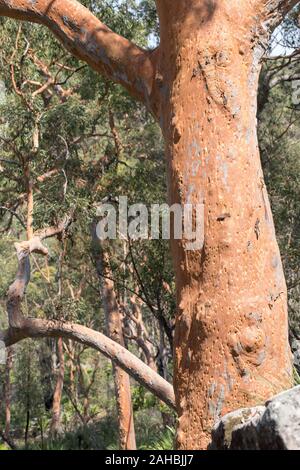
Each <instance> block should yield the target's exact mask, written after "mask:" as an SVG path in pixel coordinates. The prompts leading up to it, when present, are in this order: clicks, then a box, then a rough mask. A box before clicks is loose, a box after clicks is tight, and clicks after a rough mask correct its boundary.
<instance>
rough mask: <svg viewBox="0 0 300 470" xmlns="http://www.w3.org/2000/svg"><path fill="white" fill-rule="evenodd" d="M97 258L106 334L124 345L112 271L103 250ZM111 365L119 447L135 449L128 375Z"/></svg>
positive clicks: (121, 320)
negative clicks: (100, 277) (100, 275)
mask: <svg viewBox="0 0 300 470" xmlns="http://www.w3.org/2000/svg"><path fill="white" fill-rule="evenodd" d="M99 260H100V265H101V268H100V269H101V274H102V279H101V286H102V294H103V304H104V310H105V317H106V324H107V335H108V336H109V337H110V338H111V339H112V340H114V341H115V342H116V343H119V344H120V345H121V346H124V345H125V343H124V335H123V319H122V314H121V312H120V310H119V308H118V303H117V299H116V294H115V289H114V282H113V281H112V280H111V277H112V273H111V270H110V267H109V259H108V255H107V253H106V252H105V251H102V250H100V252H99ZM112 366H113V374H114V382H115V393H116V401H117V410H118V425H119V441H120V449H122V450H135V449H136V441H135V431H134V421H133V409H132V403H131V390H130V380H129V375H128V374H127V373H126V372H125V371H124V370H123V369H121V368H120V367H118V366H116V365H115V364H114V363H112Z"/></svg>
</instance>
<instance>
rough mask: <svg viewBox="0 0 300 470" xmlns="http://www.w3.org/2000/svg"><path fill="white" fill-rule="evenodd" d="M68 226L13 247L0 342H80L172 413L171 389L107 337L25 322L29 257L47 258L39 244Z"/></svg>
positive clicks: (75, 328) (54, 322) (53, 322)
mask: <svg viewBox="0 0 300 470" xmlns="http://www.w3.org/2000/svg"><path fill="white" fill-rule="evenodd" d="M68 223H69V218H66V219H65V220H64V221H63V222H61V223H60V224H58V226H57V227H50V228H47V229H45V230H42V231H40V232H35V234H34V237H33V238H31V239H30V240H28V241H24V242H21V243H16V244H15V248H16V251H17V257H18V271H17V275H16V278H15V280H14V282H13V283H12V284H11V286H10V288H9V290H8V295H7V313H8V322H9V328H8V329H7V330H6V331H0V341H2V342H4V344H5V346H6V347H8V346H11V345H13V344H15V343H17V342H19V341H21V340H22V339H24V338H43V337H57V338H60V337H62V338H68V339H71V340H73V341H77V342H80V343H82V344H84V345H86V346H89V347H91V348H94V349H96V350H97V351H100V352H101V353H102V354H104V356H106V357H107V358H109V359H111V360H112V361H113V362H114V363H115V364H116V365H117V366H119V367H120V368H122V369H123V370H125V371H126V372H127V373H128V374H129V375H131V376H132V377H133V378H134V379H135V380H137V381H138V382H139V383H140V384H141V385H143V386H144V387H146V388H147V389H148V390H150V391H151V392H152V393H153V394H154V395H155V396H157V397H158V398H159V399H160V400H162V401H163V402H164V403H166V404H167V405H168V406H170V407H172V408H174V409H175V397H174V391H173V387H172V385H171V384H169V382H167V381H166V380H165V379H163V378H162V377H161V376H160V375H159V374H157V373H156V372H155V371H154V370H153V369H151V368H150V367H148V366H147V365H146V364H145V363H144V362H143V361H141V360H140V359H138V358H137V357H136V356H135V355H134V354H132V353H131V352H129V351H128V350H127V349H126V348H124V347H123V346H121V345H120V344H118V343H116V342H115V341H113V340H111V339H110V338H108V337H107V336H105V335H103V334H102V333H100V332H98V331H94V330H92V329H90V328H87V327H85V326H82V325H77V324H73V323H65V322H63V321H57V320H43V319H39V318H25V317H24V316H23V315H22V311H21V304H22V300H23V297H24V294H25V291H26V288H27V285H28V283H29V281H30V254H31V253H41V254H44V255H47V253H48V251H47V248H46V247H45V246H44V245H43V244H42V240H44V239H46V238H49V237H52V236H55V235H57V234H59V233H62V232H64V231H65V230H66V227H67V225H68Z"/></svg>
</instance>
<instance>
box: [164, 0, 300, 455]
mask: <svg viewBox="0 0 300 470" xmlns="http://www.w3.org/2000/svg"><path fill="white" fill-rule="evenodd" d="M187 3H189V2H182V3H181V4H180V6H179V5H178V2H170V1H167V2H160V5H161V7H160V18H161V46H160V47H161V51H160V54H161V56H160V61H159V62H160V70H159V76H158V79H160V80H161V94H162V96H163V101H162V107H161V126H162V128H163V133H164V136H165V140H166V149H167V152H166V153H167V166H168V180H169V199H170V201H169V202H170V203H171V204H173V203H178V202H179V203H180V204H184V203H187V202H189V203H194V204H195V203H199V204H202V203H203V204H204V214H205V215H204V221H203V222H204V245H203V247H202V249H198V250H197V251H187V250H186V240H180V241H172V252H173V258H174V264H175V271H176V283H177V302H178V316H177V321H176V334H175V345H174V346H175V373H174V376H175V394H176V401H177V409H178V412H179V428H178V433H177V443H178V447H179V448H181V449H186V448H193V449H195V448H205V447H206V446H207V443H208V441H209V438H210V430H211V427H212V425H213V423H214V421H215V420H216V419H217V418H218V417H219V416H220V415H222V414H224V413H226V412H228V411H230V410H232V409H236V408H238V407H239V406H250V405H253V404H257V403H260V402H264V400H266V399H267V398H269V397H270V396H271V395H273V394H274V393H276V392H278V391H281V390H282V389H285V388H288V387H290V386H291V384H292V373H291V355H290V350H289V345H288V324H287V299H286V285H285V280H284V275H283V270H282V264H281V260H280V254H279V249H278V246H277V242H276V238H275V231H274V225H273V219H272V214H271V211H270V205H269V200H268V195H267V191H266V188H265V185H264V180H263V174H262V169H261V164H260V157H259V151H258V143H257V134H256V97H257V87H258V76H259V71H260V66H259V60H260V57H261V55H262V48H261V47H260V42H261V40H263V39H264V37H263V34H262V29H259V24H260V21H261V18H260V17H259V12H256V11H254V9H253V2H248V6H245V8H243V10H242V11H241V8H240V6H239V2H236V1H233V2H221V1H220V2H203V1H201V0H198V1H197V0H195V1H193V2H192V6H189V7H187V5H186V4H187ZM160 77H161V78H160Z"/></svg>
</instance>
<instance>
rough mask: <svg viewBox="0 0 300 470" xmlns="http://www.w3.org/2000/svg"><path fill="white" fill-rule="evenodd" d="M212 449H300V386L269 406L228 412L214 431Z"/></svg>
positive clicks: (275, 399)
mask: <svg viewBox="0 0 300 470" xmlns="http://www.w3.org/2000/svg"><path fill="white" fill-rule="evenodd" d="M209 449H211V450H226V449H228V450H300V386H297V387H294V388H292V389H291V390H288V391H286V392H283V393H281V394H280V395H277V396H275V397H274V398H272V399H271V400H269V401H268V402H267V403H266V404H265V406H257V407H254V408H243V409H240V410H237V411H234V412H232V413H229V414H227V415H225V416H224V417H223V418H222V419H221V420H220V421H218V422H217V423H216V425H215V426H214V429H213V431H212V443H211V445H210V447H209Z"/></svg>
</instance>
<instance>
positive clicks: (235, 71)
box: [0, 0, 298, 449]
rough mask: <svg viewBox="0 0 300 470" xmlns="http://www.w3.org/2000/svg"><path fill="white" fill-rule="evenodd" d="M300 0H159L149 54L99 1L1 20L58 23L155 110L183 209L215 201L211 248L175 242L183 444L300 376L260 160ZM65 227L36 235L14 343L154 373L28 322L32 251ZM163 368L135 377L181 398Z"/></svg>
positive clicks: (98, 342)
mask: <svg viewBox="0 0 300 470" xmlns="http://www.w3.org/2000/svg"><path fill="white" fill-rule="evenodd" d="M297 3H298V2H297V0H285V1H279V0H250V1H249V0H247V1H246V0H245V1H244V0H243V1H241V0H231V1H229V0H191V1H179V0H176V1H174V0H156V9H157V15H158V18H159V23H160V33H159V36H160V43H159V46H158V47H157V48H155V49H154V50H145V49H143V48H141V47H139V46H137V45H135V44H134V43H133V42H131V41H130V40H128V39H125V38H124V37H123V36H121V35H119V34H116V33H114V32H113V31H112V30H110V29H109V28H108V27H107V26H106V25H105V24H103V23H102V22H101V20H100V19H99V18H98V16H97V12H98V9H97V8H95V5H94V3H93V2H90V3H89V6H90V9H87V8H86V7H84V6H83V5H82V4H81V3H79V2H77V1H75V0H60V1H56V0H51V1H50V0H37V1H35V2H32V1H29V0H28V1H24V0H22V1H21V0H9V1H8V0H7V1H6V0H1V1H0V15H2V16H9V17H12V18H15V19H16V20H24V21H32V22H36V23H40V24H43V25H45V26H47V27H48V28H49V29H50V30H51V31H52V32H53V34H54V35H55V36H56V37H57V38H58V39H59V40H60V41H61V43H62V44H63V45H64V47H65V48H66V49H67V50H69V51H70V52H71V54H73V55H74V56H76V57H77V58H79V59H81V60H83V61H84V62H86V63H87V64H89V66H90V67H92V68H93V69H94V70H95V71H96V72H98V73H100V74H102V75H104V76H106V77H107V78H108V79H110V80H112V81H114V82H117V83H119V84H121V85H122V86H123V87H124V88H125V89H126V90H127V91H128V92H129V93H130V95H131V96H132V97H133V98H135V99H137V100H140V101H141V102H143V103H144V104H145V106H146V108H147V109H148V110H149V112H151V113H152V114H153V116H154V117H155V118H156V119H157V121H158V123H159V124H160V127H161V130H162V134H163V137H164V140H165V148H166V162H167V179H168V195H169V202H170V204H173V203H179V204H181V205H184V204H186V203H192V204H202V205H203V206H204V220H203V225H204V242H203V245H202V246H201V247H200V248H198V249H197V250H194V251H190V250H188V249H187V243H188V241H187V240H186V239H181V240H176V239H175V238H173V239H172V240H171V249H172V257H173V262H174V266H175V276H176V288H177V310H178V312H177V318H176V328H175V340H174V350H175V371H174V386H175V396H176V408H177V412H178V415H179V425H178V432H177V445H178V447H179V448H182V449H184V448H198V447H199V448H205V447H206V445H207V443H208V441H209V434H210V429H211V426H212V424H213V422H214V421H215V419H216V418H217V417H218V416H219V415H220V413H224V412H226V411H228V410H231V409H233V408H236V407H237V406H249V405H253V404H257V403H258V402H261V401H264V400H265V399H267V398H268V397H269V396H270V395H271V394H272V393H275V392H278V391H280V390H282V389H284V388H288V387H289V386H290V385H291V383H292V369H291V355H290V350H289V345H288V322H287V298H286V284H285V279H284V275H283V269H282V263H281V259H280V254H279V249H278V245H277V242H276V236H275V231H274V225H273V218H272V214H271V210H270V205H269V200H268V194H267V191H266V187H265V184H264V179H263V174H262V169H261V164H260V158H259V150H258V144H257V133H256V109H257V106H256V101H257V88H258V78H259V73H260V69H261V60H262V58H263V56H264V54H265V50H266V48H267V44H268V40H269V38H270V34H271V32H272V30H273V29H274V28H275V27H276V26H277V25H278V24H280V22H281V21H282V19H283V18H284V16H285V15H286V14H287V13H288V12H289V11H290V10H291V9H292V8H293V7H294V6H295V5H296V4H297ZM93 11H94V13H93ZM64 227H65V225H64V223H62V224H58V225H57V227H51V228H50V230H43V231H40V232H37V233H32V232H29V237H28V240H27V241H26V242H23V243H22V244H19V245H18V246H17V253H18V257H19V271H18V276H17V280H16V282H15V283H14V284H13V286H12V287H11V289H10V291H9V301H8V313H9V318H10V329H9V330H8V331H7V332H6V333H2V335H1V337H2V339H4V341H5V343H6V344H7V345H9V344H12V343H14V342H16V341H18V340H20V339H22V338H23V337H25V336H32V337H35V336H45V335H58V336H67V337H69V338H73V339H78V340H80V341H81V342H84V343H86V344H89V345H91V346H96V347H98V348H99V349H100V350H101V351H102V352H103V353H105V354H106V355H108V356H109V357H110V358H112V359H113V360H115V362H116V363H117V364H118V365H120V366H121V367H124V368H125V369H126V370H127V371H128V372H129V373H131V374H133V373H134V371H137V370H138V371H141V366H140V364H139V363H138V362H137V359H136V358H134V357H133V356H132V355H130V353H128V352H126V350H124V349H123V348H122V347H121V346H119V345H117V344H116V343H113V342H112V341H111V340H108V339H105V338H104V337H103V336H102V335H101V334H100V333H96V332H91V331H90V330H88V329H86V328H84V327H82V326H80V327H79V326H77V325H73V324H65V323H56V322H52V321H50V322H44V321H42V320H40V319H32V318H31V319H24V318H23V317H22V315H21V313H20V302H21V299H22V297H23V293H24V289H25V286H26V284H27V283H28V282H29V276H28V269H27V268H28V263H29V254H30V253H32V252H37V251H38V252H42V253H44V254H46V250H45V248H44V246H43V244H42V241H43V240H44V239H45V238H46V237H48V236H49V235H52V234H54V233H56V234H57V233H59V232H61V231H62V230H64ZM143 367H144V366H143ZM143 372H145V369H143ZM150 374H152V377H153V371H152V370H151V373H150V371H149V370H148V369H147V372H145V373H140V372H138V373H136V374H135V376H136V377H137V378H138V379H139V380H140V381H141V382H142V383H146V382H147V386H148V387H149V388H151V384H152V389H154V388H155V387H156V390H155V392H156V393H157V394H158V395H160V396H161V397H162V396H164V398H165V394H166V393H167V395H168V399H167V401H168V402H169V403H170V404H171V403H172V397H171V394H170V393H169V392H170V390H169V389H168V387H167V385H166V384H165V383H162V382H161V381H160V382H159V385H157V383H158V382H157V381H158V379H157V378H156V379H155V381H154V382H153V380H152V379H151V378H150ZM159 380H161V379H159ZM153 384H155V386H154V387H153ZM162 390H163V393H162Z"/></svg>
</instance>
